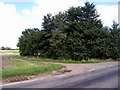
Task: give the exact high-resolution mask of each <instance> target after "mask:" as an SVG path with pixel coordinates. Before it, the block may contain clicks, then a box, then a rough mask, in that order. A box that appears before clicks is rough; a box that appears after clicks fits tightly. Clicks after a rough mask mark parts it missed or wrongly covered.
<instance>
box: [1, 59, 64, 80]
mask: <svg viewBox="0 0 120 90" xmlns="http://www.w3.org/2000/svg"><path fill="white" fill-rule="evenodd" d="M11 64H15V65H16V66H17V67H16V68H8V69H3V70H2V78H8V77H15V76H31V75H37V74H42V73H48V72H51V71H54V70H59V69H61V68H63V67H64V66H62V65H58V64H44V63H40V62H31V61H29V62H28V61H26V62H23V61H13V62H11Z"/></svg>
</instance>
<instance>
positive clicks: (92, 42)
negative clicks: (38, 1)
mask: <svg viewBox="0 0 120 90" xmlns="http://www.w3.org/2000/svg"><path fill="white" fill-rule="evenodd" d="M98 17H99V15H98V14H97V11H96V9H95V5H94V4H93V3H92V4H90V3H89V2H86V3H85V6H84V7H71V8H69V9H68V10H67V11H65V12H60V13H58V14H56V15H54V16H52V14H47V15H46V16H44V18H43V20H44V21H43V23H42V30H38V29H26V30H25V31H23V32H22V36H21V37H20V38H19V43H18V47H19V49H20V55H22V56H36V57H43V58H52V59H72V60H76V61H81V60H88V59H91V58H98V59H108V58H113V59H116V58H119V57H120V29H118V28H117V24H116V23H115V22H113V26H112V28H107V27H103V24H102V22H101V20H100V19H98Z"/></svg>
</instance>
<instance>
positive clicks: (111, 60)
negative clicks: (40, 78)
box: [13, 56, 120, 64]
mask: <svg viewBox="0 0 120 90" xmlns="http://www.w3.org/2000/svg"><path fill="white" fill-rule="evenodd" d="M13 57H14V58H19V59H23V60H27V61H39V62H54V63H71V64H72V63H73V64H85V63H102V62H114V61H120V59H117V60H113V59H107V60H100V59H93V60H88V61H73V60H54V59H43V58H32V57H22V56H13Z"/></svg>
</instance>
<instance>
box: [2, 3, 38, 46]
mask: <svg viewBox="0 0 120 90" xmlns="http://www.w3.org/2000/svg"><path fill="white" fill-rule="evenodd" d="M39 26H40V24H39V20H34V19H25V18H24V17H22V16H20V15H19V14H17V12H16V7H15V5H12V4H5V3H3V2H0V47H1V46H5V47H6V46H8V47H12V48H16V44H17V42H18V37H20V35H21V32H22V31H23V30H24V29H26V28H33V27H39Z"/></svg>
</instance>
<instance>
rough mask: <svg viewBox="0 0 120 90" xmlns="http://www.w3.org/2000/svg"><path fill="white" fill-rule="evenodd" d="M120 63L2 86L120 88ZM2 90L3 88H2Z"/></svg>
mask: <svg viewBox="0 0 120 90" xmlns="http://www.w3.org/2000/svg"><path fill="white" fill-rule="evenodd" d="M119 68H120V65H114V66H111V67H107V68H103V69H100V70H91V71H89V72H85V73H79V72H78V73H77V74H74V75H66V74H63V75H59V76H49V77H47V78H38V79H33V80H29V81H24V82H18V83H10V84H4V85H3V88H117V90H118V88H120V84H119V75H120V73H119ZM3 90H4V89H3Z"/></svg>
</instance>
